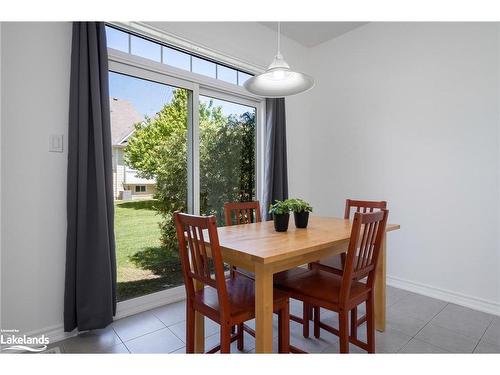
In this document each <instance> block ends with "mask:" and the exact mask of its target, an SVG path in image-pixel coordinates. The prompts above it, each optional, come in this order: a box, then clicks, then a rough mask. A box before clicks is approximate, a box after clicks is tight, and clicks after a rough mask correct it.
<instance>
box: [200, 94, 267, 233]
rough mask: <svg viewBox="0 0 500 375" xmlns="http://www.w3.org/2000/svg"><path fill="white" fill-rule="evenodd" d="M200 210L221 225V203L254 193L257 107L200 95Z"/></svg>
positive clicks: (247, 196)
mask: <svg viewBox="0 0 500 375" xmlns="http://www.w3.org/2000/svg"><path fill="white" fill-rule="evenodd" d="M199 103H200V104H199V105H200V111H199V123H200V127H199V136H200V146H199V147H200V150H199V155H200V195H199V197H200V213H201V214H202V215H215V216H216V217H217V224H218V225H219V226H223V225H224V211H223V207H224V203H225V202H235V201H251V200H254V199H255V195H256V177H255V176H256V164H255V155H256V112H257V111H256V108H255V107H252V106H248V105H243V104H239V103H234V102H230V101H226V100H221V99H218V98H214V97H209V96H203V95H200V97H199Z"/></svg>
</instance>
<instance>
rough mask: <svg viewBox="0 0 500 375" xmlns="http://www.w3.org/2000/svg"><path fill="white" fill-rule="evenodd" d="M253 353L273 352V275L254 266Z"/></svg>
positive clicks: (269, 271) (266, 269)
mask: <svg viewBox="0 0 500 375" xmlns="http://www.w3.org/2000/svg"><path fill="white" fill-rule="evenodd" d="M255 352H256V353H272V352H273V273H272V271H271V270H270V269H269V267H266V266H265V265H262V264H257V265H256V266H255Z"/></svg>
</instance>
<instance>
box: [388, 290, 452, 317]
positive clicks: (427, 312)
mask: <svg viewBox="0 0 500 375" xmlns="http://www.w3.org/2000/svg"><path fill="white" fill-rule="evenodd" d="M446 305H447V303H446V302H444V301H440V300H438V299H434V298H430V297H426V296H422V295H420V294H408V295H406V296H404V297H402V298H401V299H400V300H398V301H397V302H396V303H394V304H393V305H392V306H391V309H392V310H394V311H398V312H400V313H401V314H403V315H407V316H411V317H413V318H415V319H419V320H423V321H429V320H431V319H432V318H433V317H434V316H435V315H437V314H438V313H439V312H440V311H441V310H443V308H444V307H445V306H446Z"/></svg>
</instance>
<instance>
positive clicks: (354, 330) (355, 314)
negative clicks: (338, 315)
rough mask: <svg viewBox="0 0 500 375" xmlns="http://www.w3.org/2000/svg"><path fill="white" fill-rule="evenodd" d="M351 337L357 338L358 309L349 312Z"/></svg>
mask: <svg viewBox="0 0 500 375" xmlns="http://www.w3.org/2000/svg"><path fill="white" fill-rule="evenodd" d="M351 336H352V337H353V338H355V339H357V338H358V307H355V308H353V309H352V310H351Z"/></svg>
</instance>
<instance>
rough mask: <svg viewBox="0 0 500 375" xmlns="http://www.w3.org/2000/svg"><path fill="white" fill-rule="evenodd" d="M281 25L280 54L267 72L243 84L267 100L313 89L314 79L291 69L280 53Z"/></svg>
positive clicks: (279, 52)
mask: <svg viewBox="0 0 500 375" xmlns="http://www.w3.org/2000/svg"><path fill="white" fill-rule="evenodd" d="M280 31H281V30H280V23H279V22H278V53H277V54H276V56H275V57H274V60H273V62H272V63H271V65H269V67H268V68H267V70H266V71H265V72H264V73H262V74H259V75H256V76H254V77H252V78H250V79H248V80H247V81H245V83H244V84H243V86H245V88H246V89H247V90H248V91H250V92H251V93H253V94H255V95H258V96H263V97H266V98H282V97H284V96H290V95H295V94H298V93H301V92H304V91H307V90H309V89H311V88H312V87H313V86H314V79H313V78H312V77H310V76H308V75H307V74H304V73H299V72H294V71H293V70H291V69H290V65H288V64H287V62H286V61H285V59H284V58H283V55H282V54H281V51H280Z"/></svg>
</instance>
